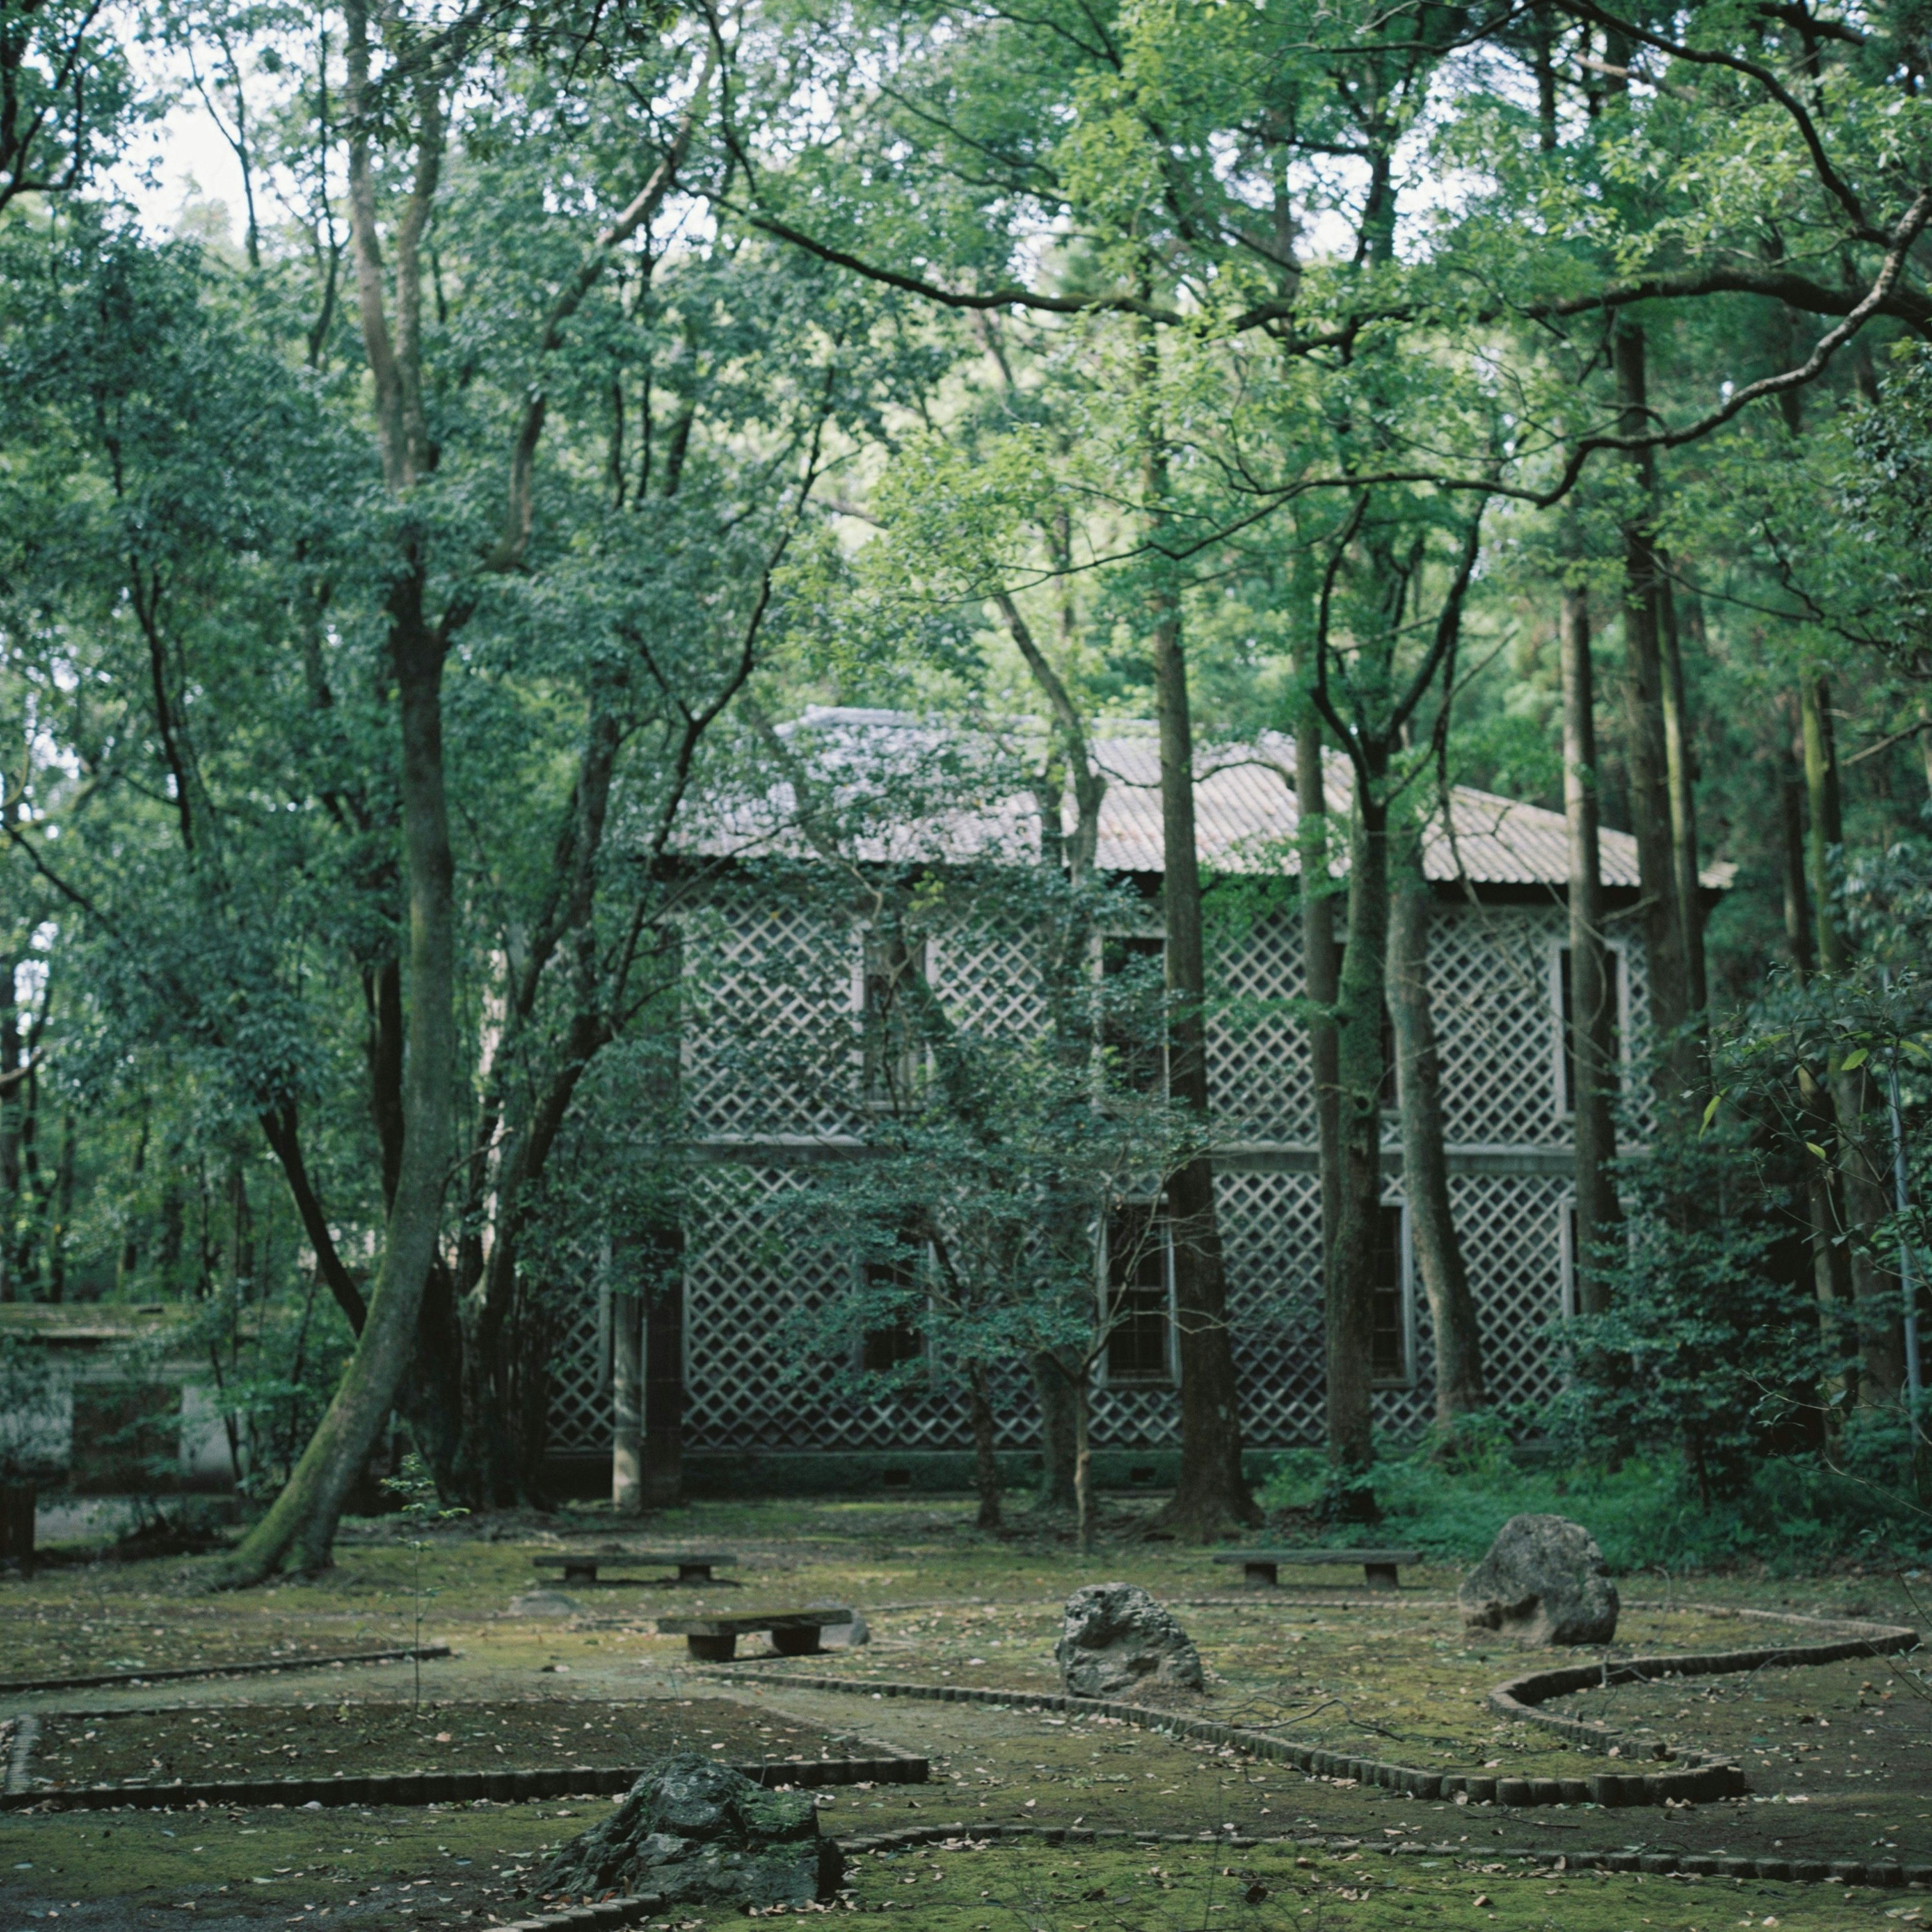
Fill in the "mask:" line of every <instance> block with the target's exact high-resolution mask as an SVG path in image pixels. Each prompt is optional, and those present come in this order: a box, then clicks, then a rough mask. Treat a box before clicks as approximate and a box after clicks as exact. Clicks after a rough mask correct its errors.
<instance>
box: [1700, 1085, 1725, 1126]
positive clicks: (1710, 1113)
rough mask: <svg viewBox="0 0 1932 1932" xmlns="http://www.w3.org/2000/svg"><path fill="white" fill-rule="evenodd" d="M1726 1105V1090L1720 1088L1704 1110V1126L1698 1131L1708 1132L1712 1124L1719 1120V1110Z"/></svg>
mask: <svg viewBox="0 0 1932 1932" xmlns="http://www.w3.org/2000/svg"><path fill="white" fill-rule="evenodd" d="M1723 1105H1724V1090H1723V1089H1722V1088H1720V1089H1719V1090H1718V1091H1717V1092H1716V1093H1715V1094H1712V1096H1711V1099H1710V1103H1709V1105H1708V1106H1706V1108H1705V1109H1704V1124H1703V1127H1700V1129H1699V1130H1698V1131H1699V1133H1706V1132H1707V1131H1709V1127H1710V1125H1711V1123H1712V1121H1714V1120H1715V1119H1716V1118H1718V1109H1719V1108H1720V1107H1721V1106H1723Z"/></svg>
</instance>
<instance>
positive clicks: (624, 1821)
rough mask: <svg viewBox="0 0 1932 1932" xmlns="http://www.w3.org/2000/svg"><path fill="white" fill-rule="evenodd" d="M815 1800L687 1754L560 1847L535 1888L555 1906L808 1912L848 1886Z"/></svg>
mask: <svg viewBox="0 0 1932 1932" xmlns="http://www.w3.org/2000/svg"><path fill="white" fill-rule="evenodd" d="M842 1876H844V1859H843V1858H842V1857H841V1855H840V1852H839V1849H838V1845H837V1844H836V1843H835V1842H834V1841H832V1839H830V1838H820V1836H819V1835H818V1807H817V1805H816V1804H815V1803H814V1802H813V1801H812V1799H811V1796H810V1795H809V1794H808V1793H804V1792H797V1791H767V1790H766V1789H765V1788H764V1787H763V1786H762V1785H760V1784H753V1783H752V1781H751V1779H749V1778H747V1777H746V1776H745V1775H744V1773H743V1772H738V1771H733V1769H731V1767H730V1766H729V1765H727V1764H718V1763H715V1762H713V1761H712V1760H710V1759H709V1758H703V1757H698V1756H697V1754H696V1753H695V1752H692V1751H685V1752H682V1753H680V1754H679V1755H678V1756H677V1757H672V1758H667V1759H666V1760H664V1762H663V1763H660V1764H658V1765H655V1766H652V1768H651V1769H649V1770H648V1771H646V1772H645V1773H644V1775H643V1776H642V1777H641V1778H639V1779H638V1780H637V1783H636V1784H634V1785H632V1786H631V1789H630V1791H629V1792H628V1794H627V1795H626V1796H625V1799H624V1801H623V1802H622V1804H621V1805H619V1806H618V1807H617V1808H616V1811H613V1812H612V1813H611V1814H610V1817H607V1819H605V1820H604V1822H603V1823H602V1824H601V1825H597V1826H592V1828H591V1829H590V1830H589V1831H587V1832H583V1833H582V1834H580V1835H579V1836H578V1837H577V1838H573V1839H571V1841H570V1842H569V1843H568V1844H566V1845H562V1846H559V1847H558V1849H556V1851H555V1852H553V1853H552V1854H551V1855H550V1857H549V1858H547V1860H545V1861H544V1864H542V1865H541V1866H540V1867H538V1869H537V1870H536V1871H535V1873H534V1874H533V1875H532V1877H531V1880H530V1888H531V1890H532V1891H535V1892H536V1893H538V1894H542V1895H547V1896H549V1897H565V1898H584V1897H589V1898H601V1897H603V1896H604V1894H605V1893H606V1892H610V1891H616V1892H619V1893H625V1892H628V1893H630V1894H637V1893H640V1892H647V1891H654V1892H657V1893H659V1894H661V1895H662V1897H663V1898H664V1902H665V1903H667V1905H670V1904H674V1905H736V1906H740V1907H742V1906H753V1905H758V1906H768V1905H808V1904H810V1903H812V1902H813V1901H814V1900H820V1901H822V1900H826V1899H829V1898H830V1897H832V1894H833V1893H834V1892H835V1891H837V1890H838V1881H839V1879H841V1877H842Z"/></svg>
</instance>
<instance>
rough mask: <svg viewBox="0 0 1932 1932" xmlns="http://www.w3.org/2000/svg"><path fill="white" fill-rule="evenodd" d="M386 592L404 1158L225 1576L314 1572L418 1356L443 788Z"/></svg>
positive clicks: (434, 694)
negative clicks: (315, 1414) (394, 729)
mask: <svg viewBox="0 0 1932 1932" xmlns="http://www.w3.org/2000/svg"><path fill="white" fill-rule="evenodd" d="M411 562H412V565H413V567H412V568H411V569H410V571H409V573H408V574H407V575H406V576H405V577H404V578H403V579H402V580H401V581H400V582H399V583H398V586H396V588H395V589H394V590H393V591H392V593H391V597H390V655H391V662H392V668H393V670H394V672H395V679H396V687H397V693H398V701H399V709H400V711H401V723H402V782H401V796H402V807H403V847H404V869H405V876H406V878H407V889H408V895H409V914H410V918H409V935H410V938H409V968H410V970H409V1043H410V1044H409V1056H408V1061H407V1067H406V1069H405V1071H404V1080H403V1111H404V1139H403V1157H402V1163H401V1168H400V1169H399V1171H398V1175H397V1182H396V1197H395V1202H394V1204H393V1205H392V1207H391V1208H390V1210H389V1219H388V1222H387V1224H386V1226H385V1228H384V1229H383V1260H382V1265H381V1268H380V1270H379V1271H378V1273H377V1277H376V1287H375V1292H374V1294H373V1295H371V1297H370V1300H369V1311H368V1320H367V1322H365V1325H364V1326H363V1330H362V1336H361V1338H360V1339H359V1341H358V1342H357V1344H356V1353H355V1355H354V1356H353V1358H351V1360H350V1364H349V1368H348V1371H347V1373H346V1374H345V1375H344V1377H343V1379H342V1382H341V1385H340V1387H338V1389H337V1390H336V1392H335V1398H334V1400H332V1402H331V1403H329V1409H328V1411H327V1412H326V1414H325V1415H324V1416H323V1419H322V1421H321V1423H320V1426H319V1427H317V1430H316V1432H315V1434H314V1436H313V1437H312V1438H311V1440H310V1442H309V1445H308V1448H307V1449H306V1450H305V1451H303V1453H302V1460H300V1461H299V1463H297V1464H296V1467H295V1469H294V1472H293V1474H292V1475H290V1478H289V1481H288V1484H287V1487H286V1488H284V1490H283V1491H282V1493H281V1495H280V1496H278V1497H277V1499H275V1504H274V1505H273V1506H272V1508H270V1510H269V1513H268V1514H267V1515H266V1516H265V1517H263V1519H262V1520H261V1521H260V1523H257V1525H256V1526H255V1527H254V1529H252V1530H251V1531H250V1532H249V1533H248V1535H247V1536H246V1537H245V1538H244V1539H243V1540H242V1544H241V1545H240V1547H239V1548H238V1549H237V1550H236V1552H235V1553H234V1555H233V1557H232V1558H230V1559H229V1561H228V1562H227V1564H226V1565H225V1566H224V1573H225V1577H226V1580H228V1581H231V1582H234V1583H254V1582H257V1581H259V1580H260V1579H262V1578H263V1577H266V1576H268V1575H269V1574H272V1573H273V1572H275V1571H308V1570H315V1569H320V1568H323V1567H324V1566H326V1565H327V1564H328V1563H329V1560H330V1550H331V1548H332V1545H333V1544H334V1542H335V1528H336V1525H337V1523H338V1522H339V1521H340V1520H341V1515H342V1511H343V1506H344V1502H345V1500H346V1499H347V1496H348V1494H349V1491H350V1487H351V1485H352V1484H353V1483H354V1482H355V1481H356V1476H357V1475H358V1473H359V1472H360V1470H361V1469H362V1463H363V1460H364V1458H365V1457H367V1456H368V1453H369V1451H370V1450H371V1448H373V1447H374V1444H375V1442H376V1439H377V1436H378V1435H379V1434H380V1432H381V1430H382V1429H383V1424H385V1423H386V1421H387V1420H388V1419H389V1412H390V1410H391V1409H392V1408H393V1407H394V1406H395V1401H396V1397H397V1394H398V1391H399V1389H400V1388H401V1384H402V1379H403V1376H404V1372H405V1371H406V1370H407V1369H408V1367H409V1365H410V1360H411V1358H412V1357H413V1355H414V1353H415V1350H416V1317H417V1312H418V1310H419V1307H420V1306H421V1304H422V1293H423V1285H424V1283H425V1281H426V1280H427V1279H428V1275H429V1271H430V1268H431V1265H433V1263H434V1262H435V1260H436V1259H437V1233H438V1231H439V1229H440V1225H441V1222H442V1215H443V1187H444V1184H445V1182H446V1179H447V1178H448V1174H449V1154H450V1133H449V1107H450V1094H451V1088H452V1082H453V1080H454V1079H455V1067H456V1022H455V906H454V895H453V887H452V881H453V878H454V872H455V868H454V865H453V863H452V858H451V853H450V844H449V809H448V805H447V802H446V798H445V796H444V790H443V703H442V697H443V658H444V654H445V645H444V641H443V637H441V636H440V634H438V632H437V631H436V630H435V629H434V628H433V627H432V626H431V625H429V624H428V622H427V621H426V620H425V617H424V615H423V611H422V601H421V598H422V580H423V576H424V574H425V572H424V571H423V568H422V562H421V559H420V558H419V557H418V558H413V559H411Z"/></svg>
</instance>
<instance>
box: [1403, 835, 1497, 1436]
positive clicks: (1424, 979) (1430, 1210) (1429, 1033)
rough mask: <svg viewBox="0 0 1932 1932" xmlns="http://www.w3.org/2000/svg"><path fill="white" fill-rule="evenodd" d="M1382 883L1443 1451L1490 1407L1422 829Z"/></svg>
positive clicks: (1410, 1181)
mask: <svg viewBox="0 0 1932 1932" xmlns="http://www.w3.org/2000/svg"><path fill="white" fill-rule="evenodd" d="M1404 844H1405V850H1404V851H1403V854H1402V859H1401V862H1399V863H1398V864H1397V866H1396V867H1395V868H1394V876H1393V877H1392V879H1391V892H1390V898H1389V936H1388V1005H1389V1013H1390V1016H1391V1018H1392V1019H1394V1022H1395V1043H1396V1096H1397V1103H1398V1104H1399V1105H1400V1107H1401V1109H1402V1174H1403V1194H1404V1196H1406V1199H1407V1200H1408V1202H1409V1238H1410V1240H1411V1241H1412V1243H1413V1244H1414V1246H1415V1259H1416V1262H1417V1263H1418V1266H1419V1267H1420V1268H1421V1271H1422V1286H1423V1289H1424V1292H1425V1293H1426V1294H1427V1295H1428V1297H1429V1319H1430V1326H1431V1327H1432V1328H1433V1329H1434V1330H1435V1331H1436V1427H1437V1429H1438V1430H1439V1432H1440V1433H1441V1435H1442V1440H1443V1442H1444V1444H1445V1446H1447V1445H1450V1444H1451V1443H1452V1442H1453V1441H1454V1436H1455V1430H1456V1421H1457V1418H1458V1417H1459V1416H1462V1415H1468V1414H1469V1413H1470V1412H1472V1411H1474V1410H1476V1409H1483V1408H1485V1407H1487V1406H1488V1402H1489V1397H1488V1395H1487V1393H1486V1391H1485V1390H1484V1382H1483V1343H1482V1336H1481V1332H1480V1331H1479V1329H1478V1325H1477V1322H1476V1302H1475V1296H1473V1295H1472V1294H1471V1293H1470V1292H1469V1271H1468V1270H1467V1269H1466V1268H1465V1267H1464V1266H1463V1249H1462V1244H1461V1243H1460V1241H1457V1238H1456V1223H1455V1220H1454V1216H1453V1215H1452V1214H1451V1210H1450V1205H1449V1159H1448V1149H1447V1148H1445V1145H1444V1143H1443V1136H1442V1061H1441V1058H1440V1056H1439V1054H1438V1052H1437V1051H1436V1022H1435V1016H1434V1014H1433V1012H1432V1010H1431V1008H1430V998H1429V925H1430V914H1431V913H1432V911H1433V909H1434V908H1433V895H1432V894H1431V892H1430V886H1429V881H1428V880H1427V878H1426V877H1424V875H1423V871H1422V841H1421V835H1420V828H1418V831H1417V834H1416V835H1415V836H1414V837H1413V838H1410V839H1407V840H1405V841H1404Z"/></svg>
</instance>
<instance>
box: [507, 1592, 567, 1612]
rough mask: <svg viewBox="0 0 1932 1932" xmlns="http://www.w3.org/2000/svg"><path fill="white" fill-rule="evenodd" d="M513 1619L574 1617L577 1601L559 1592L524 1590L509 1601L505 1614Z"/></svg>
mask: <svg viewBox="0 0 1932 1932" xmlns="http://www.w3.org/2000/svg"><path fill="white" fill-rule="evenodd" d="M505 1614H506V1615H508V1616H513V1617H574V1616H576V1614H577V1600H576V1598H574V1597H566V1596H565V1595H564V1594H563V1592H562V1591H561V1590H524V1591H522V1592H519V1593H518V1594H517V1595H515V1596H514V1597H512V1598H511V1599H510V1607H509V1609H508V1611H507V1612H506V1613H505Z"/></svg>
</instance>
